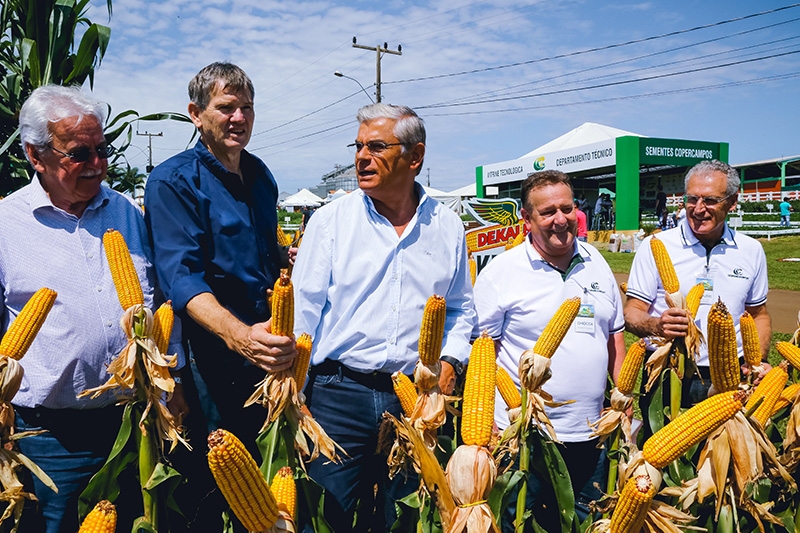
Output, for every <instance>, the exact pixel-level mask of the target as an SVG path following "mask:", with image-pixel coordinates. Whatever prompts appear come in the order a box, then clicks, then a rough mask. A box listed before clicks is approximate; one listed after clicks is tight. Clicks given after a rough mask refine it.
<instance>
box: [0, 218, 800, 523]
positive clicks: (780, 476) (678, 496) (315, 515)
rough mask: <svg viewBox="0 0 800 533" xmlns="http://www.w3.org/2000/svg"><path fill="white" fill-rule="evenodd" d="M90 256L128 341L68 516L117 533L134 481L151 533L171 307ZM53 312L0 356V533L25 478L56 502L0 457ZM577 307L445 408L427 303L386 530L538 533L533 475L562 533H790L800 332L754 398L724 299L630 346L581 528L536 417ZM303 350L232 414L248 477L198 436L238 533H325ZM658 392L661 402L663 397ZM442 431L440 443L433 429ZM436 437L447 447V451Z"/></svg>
mask: <svg viewBox="0 0 800 533" xmlns="http://www.w3.org/2000/svg"><path fill="white" fill-rule="evenodd" d="M280 233H282V232H280ZM280 236H281V235H279V237H280ZM283 237H284V238H285V241H286V242H287V244H289V243H293V244H298V241H299V239H291V238H290V237H288V236H286V235H285V234H284V235H283ZM103 242H104V248H105V250H106V254H107V257H108V260H109V265H110V267H111V273H112V277H113V279H114V283H115V286H116V287H117V293H118V296H119V300H120V305H121V306H122V308H123V309H124V310H125V313H124V317H123V320H122V322H121V326H122V327H123V328H124V329H125V331H126V333H127V334H128V337H129V339H130V341H129V344H128V346H127V347H126V348H125V349H124V350H123V351H122V352H121V353H120V354H119V356H118V358H117V359H116V360H115V361H113V362H112V364H111V365H110V366H109V368H108V372H109V374H110V377H109V380H108V381H107V382H106V383H105V384H103V385H102V386H100V387H97V388H95V389H90V390H87V391H84V393H83V394H84V395H97V394H100V393H102V392H103V391H106V390H122V391H129V392H130V394H129V395H128V396H127V398H128V399H127V400H126V410H125V416H124V418H123V424H122V427H121V429H120V437H118V439H117V445H115V447H114V451H112V454H111V455H110V456H109V458H108V460H107V462H106V465H105V466H104V467H103V468H102V469H101V471H100V472H98V473H97V474H96V475H95V476H94V478H93V479H92V481H91V482H90V485H89V487H88V488H87V489H86V491H84V493H83V495H82V498H81V507H80V511H81V514H82V516H84V517H85V519H84V522H83V525H82V527H81V530H80V531H81V532H89V531H98V532H110V531H115V528H116V511H115V506H114V503H113V500H114V499H115V498H117V497H118V496H119V490H118V487H116V486H115V478H116V476H118V475H119V473H120V472H121V471H122V470H124V469H126V468H131V469H134V470H135V472H136V473H137V475H138V478H139V479H140V482H141V494H140V497H141V501H142V509H143V515H142V516H141V517H140V518H139V519H138V520H137V521H136V523H135V524H134V525H133V526H132V527H133V528H134V530H137V531H138V530H139V528H141V529H143V530H147V531H165V530H166V529H165V527H162V528H161V529H159V526H160V525H162V524H165V523H166V521H165V519H164V517H165V515H166V513H168V512H171V510H170V509H169V506H170V498H171V493H170V491H171V490H172V489H171V488H170V487H171V486H173V487H174V485H173V484H172V483H170V482H168V480H170V479H171V478H174V477H176V476H180V473H178V472H176V471H174V469H172V467H171V466H170V462H169V454H170V452H171V451H173V450H174V449H175V447H176V446H178V445H181V446H187V447H188V442H187V441H186V440H185V439H184V436H183V435H182V434H181V428H179V427H178V426H177V424H176V421H175V420H174V419H173V417H172V415H171V414H170V413H169V411H168V409H166V406H165V404H164V401H163V400H164V399H165V398H168V397H169V396H170V395H171V393H172V391H173V389H174V386H175V383H174V381H173V379H172V377H171V376H170V374H169V368H171V367H173V366H174V365H175V364H176V360H175V356H170V355H168V354H166V352H167V346H168V341H169V337H170V332H171V329H172V320H173V315H172V309H171V307H170V306H169V304H165V305H163V306H162V307H161V308H159V309H158V310H157V311H156V312H155V313H153V312H152V311H151V310H150V309H147V308H146V307H145V306H144V299H143V296H142V290H141V286H140V285H139V282H138V278H137V276H136V272H135V270H134V267H133V263H132V261H131V258H130V254H129V252H128V249H127V246H126V244H125V242H124V240H123V239H122V236H121V235H120V234H119V233H118V232H115V231H113V230H109V232H107V233H106V235H105V236H104V239H103ZM651 245H652V247H653V253H654V257H655V258H656V264H657V267H658V270H659V275H660V277H661V280H662V285H663V286H664V288H665V291H666V293H667V295H666V298H667V303H668V305H670V306H673V307H680V308H682V309H685V310H686V311H687V312H688V313H690V314H691V315H692V316H694V315H695V314H696V313H697V310H698V307H699V304H700V299H701V298H702V293H703V286H702V285H697V286H694V287H680V286H679V284H678V281H677V276H676V275H675V271H674V268H673V266H672V262H671V260H670V258H669V256H668V255H667V254H666V250H665V249H664V248H663V244H662V243H661V242H660V241H659V240H658V239H657V238H655V239H652V241H651ZM471 262H472V260H471ZM473 272H474V269H473ZM293 294H294V292H293V287H292V281H291V278H290V274H289V273H288V272H284V273H282V274H281V276H280V279H278V280H277V281H276V283H275V287H274V290H273V294H272V297H271V306H272V317H273V318H272V320H273V322H272V328H273V330H272V331H273V333H275V334H277V335H292V332H293V329H294V328H293V312H294V302H293ZM56 298H57V294H56V293H55V292H54V291H52V290H50V289H47V288H42V289H41V290H40V291H38V292H37V293H36V294H35V295H34V296H33V297H32V298H31V300H30V301H29V302H28V304H27V305H26V306H25V307H24V309H23V310H22V312H21V313H20V315H19V316H18V317H17V319H16V320H15V321H14V322H13V323H12V325H11V327H10V328H9V330H8V331H7V333H6V334H5V336H4V337H3V338H2V341H1V342H0V378H1V379H0V392H2V397H0V414H2V416H0V439H2V444H3V446H2V447H0V483H2V487H3V493H2V497H3V499H4V500H5V501H7V502H8V505H7V507H6V509H5V512H4V514H3V515H2V517H0V521H6V520H12V521H14V522H17V521H18V520H19V518H20V513H21V512H22V509H23V506H22V503H23V502H24V500H25V499H26V498H30V497H31V495H29V494H27V493H25V492H24V491H23V490H22V484H21V482H20V481H19V478H20V474H21V470H22V469H23V468H27V469H28V470H30V471H31V473H32V474H33V475H35V476H37V477H39V478H40V479H41V480H42V481H43V482H44V483H45V484H47V485H50V486H53V483H52V481H51V480H50V478H49V477H48V476H47V474H46V473H45V472H43V471H42V470H41V469H39V468H38V467H37V466H36V465H35V464H34V463H32V462H31V461H30V460H28V459H27V458H26V457H24V456H23V455H21V454H20V453H19V452H18V451H16V449H15V447H14V445H13V443H14V441H15V440H17V439H20V438H25V437H26V436H27V435H26V434H25V433H14V426H13V420H14V418H13V407H12V406H11V404H10V400H11V399H12V398H13V396H14V394H15V393H16V391H17V390H18V388H19V385H20V382H21V379H22V373H23V371H22V368H21V366H20V364H19V362H18V360H19V359H20V358H22V357H23V356H24V354H25V351H26V350H27V349H28V347H29V346H30V344H31V342H32V340H33V338H34V337H35V335H36V333H37V332H38V330H39V328H40V327H41V326H42V324H43V322H44V320H46V317H47V314H48V312H49V310H50V308H51V307H52V305H53V303H54V301H55V300H56ZM579 305H580V300H579V299H578V298H572V299H569V300H566V301H565V302H564V303H563V304H562V305H561V307H560V308H559V309H558V310H557V311H556V313H555V314H554V316H553V317H552V319H551V320H550V323H549V324H548V325H547V327H546V328H545V330H544V332H543V333H542V335H541V337H539V339H538V340H537V341H536V343H535V344H534V346H531V347H530V349H528V350H526V351H525V352H524V353H523V354H521V357H520V366H519V377H520V381H521V383H522V388H521V389H518V388H517V387H516V386H515V385H514V382H513V381H512V379H511V377H510V376H509V375H508V374H507V373H506V372H505V371H504V370H503V369H501V368H498V367H497V365H496V362H495V346H494V341H493V340H492V339H491V338H490V337H489V336H487V335H486V334H482V335H481V336H480V337H479V338H478V339H476V340H475V342H474V344H473V347H472V352H471V354H470V364H469V365H468V367H467V373H466V379H465V382H464V385H463V390H461V391H460V394H459V395H458V396H451V395H446V394H443V393H442V391H441V390H440V389H439V385H438V382H439V373H440V369H441V366H440V362H439V356H440V352H441V347H442V338H443V334H444V322H445V309H446V302H445V301H444V298H442V297H441V296H438V295H431V297H430V298H429V299H428V303H427V304H426V306H425V309H424V312H423V315H422V316H421V317H420V340H419V361H418V362H417V365H416V368H415V370H414V373H413V381H412V380H411V379H410V378H409V377H408V376H406V375H403V374H401V373H396V374H395V375H393V376H392V380H393V382H394V386H395V392H396V393H397V395H398V397H399V399H400V402H401V405H402V408H403V411H404V414H403V415H402V416H400V418H394V417H392V416H391V415H388V414H387V415H386V419H387V422H389V423H390V425H391V427H393V428H394V430H395V431H394V438H393V443H392V444H391V451H390V452H389V453H388V460H387V461H388V465H389V470H390V474H391V475H408V474H409V473H415V474H416V475H417V476H418V478H419V480H420V485H419V490H418V491H416V492H414V493H413V494H411V495H410V496H408V497H406V498H404V499H402V500H400V501H398V502H397V509H398V514H399V517H398V522H397V523H396V524H395V527H394V528H393V531H420V532H438V531H442V532H446V533H461V532H470V533H479V532H480V533H483V532H494V531H500V527H501V520H507V521H508V522H510V523H507V524H505V525H506V526H510V527H512V528H513V529H514V530H515V531H520V532H521V531H536V532H539V531H543V529H542V528H541V527H540V526H539V525H538V523H537V521H536V518H537V517H536V516H534V515H533V514H532V513H531V512H530V510H529V509H527V508H526V497H527V490H528V480H529V476H530V475H531V474H532V472H533V471H534V470H538V471H539V472H540V473H541V474H543V475H544V476H545V478H546V479H550V481H551V483H552V485H553V487H552V488H553V491H554V493H555V494H556V498H557V502H558V507H559V509H560V510H561V514H560V524H561V531H562V532H564V533H567V532H569V533H572V532H584V531H590V532H606V531H610V532H612V533H628V532H640V531H647V532H679V531H712V532H720V533H727V532H733V531H742V532H749V531H756V530H758V531H761V532H765V531H789V532H794V531H795V530H796V525H797V526H800V513H798V508H799V507H800V505H798V504H800V494H798V490H797V484H796V477H797V472H796V470H797V467H798V464H800V402H798V393H800V375H799V374H798V372H799V371H800V347H798V345H799V344H800V339H799V338H798V337H799V336H800V330H799V331H798V332H796V333H795V335H794V336H793V337H792V338H791V340H790V341H789V342H779V343H777V344H776V346H775V349H776V350H777V352H778V353H779V354H780V355H781V356H782V358H783V361H782V362H780V364H776V365H775V366H774V367H773V368H772V369H771V370H769V372H766V374H765V376H764V377H763V379H762V380H761V381H760V383H759V384H758V385H757V386H754V384H753V376H755V375H757V374H758V373H759V370H762V369H763V368H762V367H761V365H762V362H761V352H760V348H759V343H758V332H757V331H756V329H755V322H754V321H753V319H752V317H750V316H749V315H748V314H747V313H745V315H743V316H742V317H741V318H740V321H741V335H742V339H741V340H742V343H743V346H744V353H745V365H744V366H740V362H739V360H738V358H737V348H736V346H737V338H736V332H735V329H734V320H733V317H732V316H731V315H730V313H729V312H728V310H727V308H726V306H725V303H724V302H722V301H718V302H717V303H715V304H714V305H713V306H712V309H711V311H710V314H709V326H708V330H707V331H699V330H698V329H697V328H696V327H695V328H694V329H691V328H690V331H689V334H688V335H687V336H686V337H685V338H682V339H676V340H673V341H667V340H665V339H654V338H651V339H649V340H650V342H651V343H654V344H656V345H657V346H658V349H657V350H656V351H655V352H653V353H652V354H651V355H650V356H649V358H648V357H647V355H646V350H645V344H644V342H643V340H639V341H636V342H633V343H632V344H631V345H630V348H629V349H628V353H627V354H626V357H625V361H624V364H623V367H622V370H621V372H620V375H619V378H618V380H617V382H616V383H615V384H614V386H613V387H612V388H611V391H610V393H609V402H608V404H609V407H608V408H606V409H605V410H604V412H603V413H602V414H598V419H597V420H590V421H587V422H588V423H590V425H591V426H592V427H593V429H594V432H595V434H596V435H597V436H598V437H599V438H600V441H601V443H602V445H603V446H604V452H603V453H605V454H606V456H607V458H608V463H609V469H608V476H607V479H606V480H605V484H604V485H603V486H601V487H600V489H601V490H602V492H603V496H602V497H601V498H600V499H599V500H598V501H596V502H593V503H592V510H593V515H590V516H589V517H588V518H587V519H586V520H584V521H583V522H581V521H580V520H579V519H578V516H577V515H576V513H575V512H574V504H575V495H574V494H573V491H572V487H571V483H570V480H569V476H568V475H564V474H565V473H566V467H565V465H564V462H563V459H562V458H561V456H560V453H559V445H558V440H557V436H556V434H555V432H554V430H553V427H552V425H551V423H550V420H549V418H548V414H547V411H548V410H547V409H545V407H546V406H547V407H548V409H557V408H558V404H555V403H553V402H552V398H551V397H550V395H549V394H548V393H547V381H548V379H549V378H550V377H551V371H550V361H551V358H553V357H559V356H566V355H562V354H559V353H558V347H559V345H560V343H561V340H562V339H563V338H564V336H565V335H566V333H567V331H568V330H569V328H570V327H571V325H572V322H573V320H574V319H575V317H576V315H577V312H578V308H579ZM703 342H705V343H707V344H708V347H709V362H710V374H711V383H712V390H713V392H714V393H715V394H713V395H712V396H710V397H709V398H708V399H707V400H705V401H703V402H701V403H699V404H697V405H695V406H693V407H691V408H690V409H687V410H684V409H681V406H680V398H681V378H682V377H683V376H684V374H686V373H688V372H691V371H692V369H693V364H694V357H695V355H696V354H697V353H698V350H699V347H700V344H701V343H703ZM311 348H312V339H311V338H310V336H309V335H307V334H303V335H301V336H300V337H299V338H297V350H298V353H299V356H298V357H297V359H296V360H295V362H294V365H293V366H292V367H291V368H289V369H287V370H285V371H283V372H280V373H277V374H269V375H267V376H266V377H265V379H264V380H263V381H262V383H260V384H259V385H258V386H257V387H256V390H255V391H254V392H253V394H252V396H251V397H250V398H249V399H248V401H247V403H246V405H252V404H259V405H261V406H263V407H264V409H265V422H264V427H263V428H262V433H261V435H260V436H259V438H258V442H257V444H258V446H259V449H260V451H261V453H262V463H261V465H258V464H257V463H256V461H255V459H254V458H253V457H252V456H251V455H250V453H249V452H248V451H247V449H246V448H245V446H244V444H243V443H242V442H241V441H240V440H239V439H238V438H237V437H236V435H233V434H231V433H230V432H227V431H225V430H217V431H214V432H213V433H212V434H211V435H209V437H208V443H207V446H208V454H207V455H208V466H209V468H210V470H211V473H212V474H213V476H214V479H215V480H216V482H217V485H218V487H219V489H220V491H221V493H222V494H223V495H224V496H225V498H226V500H227V501H228V503H229V505H230V509H231V512H232V513H233V514H234V515H235V516H236V517H237V518H238V520H239V521H240V522H241V523H242V524H243V525H244V526H245V528H247V530H249V531H254V532H265V531H269V532H273V531H276V532H281V531H286V532H290V531H298V530H299V529H302V527H303V526H304V525H306V524H309V525H311V526H312V527H313V529H314V530H315V531H319V532H327V531H330V527H329V525H328V523H327V521H326V520H325V517H324V516H323V514H322V511H321V510H322V508H323V506H322V503H321V501H322V498H324V492H323V491H322V489H321V488H320V487H319V486H318V485H316V484H315V483H314V482H313V481H312V480H311V479H309V478H308V477H307V476H306V475H305V473H304V472H305V469H304V464H305V462H306V461H310V460H314V459H316V458H317V457H318V456H319V455H323V456H325V458H326V459H327V460H330V461H341V460H343V459H344V458H345V456H346V454H345V453H344V450H342V449H341V448H340V447H339V446H338V444H336V443H335V442H334V441H332V440H331V439H330V438H329V437H328V436H327V434H326V433H325V431H324V430H323V429H322V427H320V426H319V424H317V422H316V421H315V420H314V419H313V417H312V416H311V415H310V413H309V412H308V410H307V409H305V406H304V401H305V398H304V396H303V394H302V392H301V390H300V389H301V386H302V384H303V383H304V382H305V379H306V375H307V372H308V365H309V359H310V353H311ZM646 359H647V360H646ZM743 369H744V370H745V371H744V372H743ZM639 383H644V387H645V389H646V390H647V391H648V392H649V394H652V397H653V400H652V403H651V405H650V408H649V410H648V414H649V424H650V428H651V429H652V436H651V437H649V438H648V439H646V440H644V441H643V439H642V438H639V439H638V441H637V436H636V435H634V434H632V432H631V419H630V413H631V411H632V406H633V404H634V403H635V402H636V400H637V396H638V391H639ZM667 384H669V387H670V389H669V394H668V395H666V394H664V392H663V388H664V387H665V386H666V385H667ZM496 389H497V390H498V391H499V393H500V397H501V398H502V399H503V401H504V402H505V403H506V405H507V412H508V416H509V423H510V425H509V427H508V428H507V429H506V430H505V431H504V432H503V433H502V434H497V433H496V432H495V431H494V427H493V426H494V420H493V419H494V402H495V390H496ZM665 397H666V398H668V400H666V401H665V400H663V398H665ZM9 413H11V416H10V417H9ZM445 425H448V426H449V427H448V428H447V429H450V427H452V428H455V431H454V432H448V431H443V429H445V428H443V426H445ZM448 433H452V434H454V435H455V436H454V438H451V437H447V436H445V435H446V434H448ZM126 440H130V441H132V442H133V443H134V449H135V450H137V452H136V453H134V454H122V453H119V450H121V449H122V448H121V445H119V443H120V442H122V443H123V444H124V442H125V441H126ZM194 445H195V446H200V445H201V443H194ZM123 455H124V457H123ZM125 497H128V498H130V497H131V495H130V494H127V495H125ZM509 509H514V510H515V513H510V514H512V515H513V518H509V513H508V512H507V510H509ZM128 529H129V525H128V524H125V525H122V524H121V525H120V530H121V531H127V530H128Z"/></svg>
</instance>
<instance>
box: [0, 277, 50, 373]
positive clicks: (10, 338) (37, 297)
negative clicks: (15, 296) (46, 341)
mask: <svg viewBox="0 0 800 533" xmlns="http://www.w3.org/2000/svg"><path fill="white" fill-rule="evenodd" d="M56 296H58V293H56V291H54V290H52V289H48V288H47V287H42V288H41V289H39V290H38V291H36V292H35V293H33V296H31V299H30V300H28V302H27V303H26V304H25V305H24V306H23V307H22V310H21V311H20V312H19V315H17V318H15V319H14V322H12V323H11V325H10V326H9V327H8V331H6V334H5V335H3V340H2V342H0V354H1V355H6V356H8V357H10V358H12V359H17V360H19V359H21V358H22V356H23V355H25V352H27V351H28V348H30V347H31V343H32V342H33V339H34V338H35V337H36V334H37V333H39V330H40V329H42V324H44V320H45V318H47V315H48V313H50V309H52V308H53V303H54V302H55V301H56Z"/></svg>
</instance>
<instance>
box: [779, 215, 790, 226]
mask: <svg viewBox="0 0 800 533" xmlns="http://www.w3.org/2000/svg"><path fill="white" fill-rule="evenodd" d="M790 216H791V215H781V226H786V227H789V226H791V224H790V223H789V217H790Z"/></svg>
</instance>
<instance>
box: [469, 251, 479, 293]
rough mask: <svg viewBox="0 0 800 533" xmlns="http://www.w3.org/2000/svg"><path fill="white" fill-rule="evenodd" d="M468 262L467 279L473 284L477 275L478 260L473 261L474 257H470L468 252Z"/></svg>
mask: <svg viewBox="0 0 800 533" xmlns="http://www.w3.org/2000/svg"><path fill="white" fill-rule="evenodd" d="M467 261H468V263H469V279H470V281H472V286H473V287H474V286H475V278H477V277H478V262H477V261H475V258H474V257H472V255H471V254H470V256H469V259H468V260H467Z"/></svg>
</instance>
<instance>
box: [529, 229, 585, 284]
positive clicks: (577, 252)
mask: <svg viewBox="0 0 800 533" xmlns="http://www.w3.org/2000/svg"><path fill="white" fill-rule="evenodd" d="M525 251H526V253H527V254H528V260H529V261H530V262H531V264H533V263H534V262H536V261H539V262H541V263H544V264H546V265H547V266H549V267H550V268H552V269H553V270H556V271H557V272H559V273H560V274H561V277H562V278H563V279H566V277H567V276H568V275H569V273H570V272H572V269H573V268H575V267H576V266H577V265H579V264H581V263H583V262H585V261H586V259H588V258H589V252H588V251H587V250H585V249H584V248H583V247H582V246H580V241H578V239H577V238H576V239H575V241H574V242H573V243H572V260H571V261H570V264H569V266H568V267H567V270H566V272H562V271H561V270H560V269H559V268H557V267H556V266H554V265H553V264H552V263H550V262H549V261H547V260H545V259H544V258H543V257H542V254H540V253H539V251H538V250H537V249H536V248H535V247H534V246H533V242H532V241H531V237H530V234H529V235H528V237H527V238H526V239H525Z"/></svg>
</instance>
